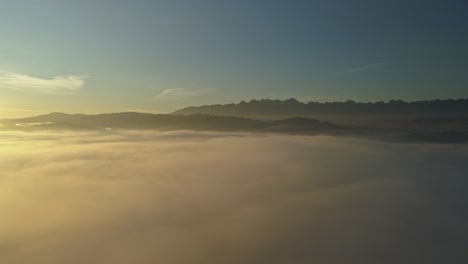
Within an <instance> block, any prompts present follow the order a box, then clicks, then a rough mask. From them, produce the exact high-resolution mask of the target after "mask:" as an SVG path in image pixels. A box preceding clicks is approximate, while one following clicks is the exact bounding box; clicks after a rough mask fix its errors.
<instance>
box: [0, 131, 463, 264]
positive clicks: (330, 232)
mask: <svg viewBox="0 0 468 264" xmlns="http://www.w3.org/2000/svg"><path fill="white" fill-rule="evenodd" d="M467 160H468V146H467V145H443V144H438V145H433V144H397V143H385V142H377V141H368V140H362V139H351V138H336V137H328V136H281V135H259V134H243V133H239V134H234V133H197V132H132V131H127V132H124V131H121V132H119V131H117V132H116V131H107V132H105V133H71V132H70V133H65V132H64V133H10V132H5V133H1V134H0V220H1V225H0V263H2V264H23V263H34V264H63V263H67V264H78V263H79V264H81V263H86V264H98V263H99V264H127V263H136V264H149V263H152V264H153V263H167V264H185V263H204V264H205V263H206V264H210V263H213V264H215V263H216V264H219V263H223V264H229V263H256V264H257V263H268V264H275V263H278V264H279V263H330V264H335V263H466V261H468V254H467V253H466V245H467V244H468V193H467V192H466V186H468V185H467V184H468V180H467V179H468V178H467V177H468V176H467V175H468V163H467Z"/></svg>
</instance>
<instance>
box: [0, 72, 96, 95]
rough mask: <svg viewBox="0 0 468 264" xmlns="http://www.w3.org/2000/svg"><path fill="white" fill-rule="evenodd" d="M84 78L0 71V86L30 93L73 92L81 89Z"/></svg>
mask: <svg viewBox="0 0 468 264" xmlns="http://www.w3.org/2000/svg"><path fill="white" fill-rule="evenodd" d="M86 78H87V77H86V76H78V75H66V76H55V77H53V78H52V79H43V78H37V77H32V76H28V75H24V74H19V73H12V72H0V87H1V88H7V89H13V90H18V91H23V92H32V93H45V94H73V93H76V92H78V91H80V90H81V88H82V87H83V86H84V85H85V79H86Z"/></svg>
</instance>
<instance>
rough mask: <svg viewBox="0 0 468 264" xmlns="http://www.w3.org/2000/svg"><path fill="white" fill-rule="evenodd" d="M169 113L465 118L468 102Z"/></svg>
mask: <svg viewBox="0 0 468 264" xmlns="http://www.w3.org/2000/svg"><path fill="white" fill-rule="evenodd" d="M173 114H185V115H186V114H209V115H225V116H275V115H276V116H286V115H289V116H324V115H325V116H328V115H345V116H353V115H355V116H358V115H460V114H462V115H468V99H458V100H453V99H449V100H431V101H415V102H405V101H402V100H390V101H388V102H382V101H380V102H374V103H373V102H368V103H361V102H354V101H352V100H348V101H346V102H327V103H319V102H308V103H303V102H299V101H298V100H296V99H294V98H291V99H288V100H284V101H281V100H270V99H262V100H251V101H249V102H246V101H241V102H240V103H237V104H234V103H232V104H224V105H220V104H217V105H204V106H198V107H194V106H191V107H187V108H183V109H180V110H177V111H175V112H174V113H173Z"/></svg>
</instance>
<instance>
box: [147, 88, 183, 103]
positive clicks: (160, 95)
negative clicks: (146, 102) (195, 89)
mask: <svg viewBox="0 0 468 264" xmlns="http://www.w3.org/2000/svg"><path fill="white" fill-rule="evenodd" d="M179 91H185V89H184V88H174V89H166V90H164V91H162V92H161V93H160V94H159V95H157V96H155V97H153V98H151V100H157V99H159V98H161V97H163V96H165V95H168V94H170V93H173V92H179Z"/></svg>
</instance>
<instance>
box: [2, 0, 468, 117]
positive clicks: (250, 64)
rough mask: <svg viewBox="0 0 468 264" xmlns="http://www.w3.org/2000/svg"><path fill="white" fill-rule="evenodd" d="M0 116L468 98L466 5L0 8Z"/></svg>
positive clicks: (156, 1)
mask: <svg viewBox="0 0 468 264" xmlns="http://www.w3.org/2000/svg"><path fill="white" fill-rule="evenodd" d="M0 6H1V8H0V58H1V60H0V117H19V116H31V115H35V114H39V113H47V112H53V111H59V112H69V113H77V112H80V113H102V112H123V111H141V112H155V113H167V112H171V111H174V110H177V109H179V108H183V107H186V106H191V105H202V104H217V103H232V102H239V101H241V100H250V99H261V98H271V99H287V98H290V97H295V98H297V99H298V100H301V101H345V100H348V99H352V100H355V101H380V100H384V101H386V100H390V99H403V100H407V101H414V100H427V99H436V98H439V99H448V98H454V99H456V98H467V97H468V74H466V72H467V70H468V48H466V47H468V34H466V30H467V26H466V25H468V16H466V13H467V11H468V2H466V1H463V0H448V1H431V0H424V1H423V0H421V1H419V0H406V1H401V0H394V1H378V0H372V1H371V0H346V1H345V0H342V1H338V0H317V1H302V0H291V1H279V0H277V1H275V0H268V1H267V0H236V1H227V0H216V1H215V0H198V1H193V0H186V1H184V0H151V1H149V0H112V1H111V0H80V1H73V0H41V1H39V0H0Z"/></svg>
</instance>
